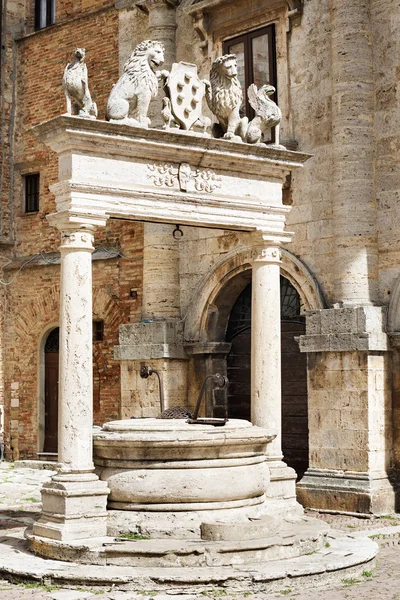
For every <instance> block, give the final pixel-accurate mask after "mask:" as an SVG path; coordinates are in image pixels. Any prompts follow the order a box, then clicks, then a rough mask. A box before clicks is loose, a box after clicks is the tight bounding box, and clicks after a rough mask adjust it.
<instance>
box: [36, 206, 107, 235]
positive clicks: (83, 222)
mask: <svg viewBox="0 0 400 600" xmlns="http://www.w3.org/2000/svg"><path fill="white" fill-rule="evenodd" d="M46 218H47V220H48V222H49V224H50V225H51V226H52V227H55V228H56V229H58V230H59V231H62V232H64V231H65V232H79V231H81V232H86V233H94V232H95V231H96V229H97V228H98V227H105V225H106V223H107V220H108V217H107V216H106V215H85V214H75V213H71V212H70V211H60V212H56V213H51V214H50V215H47V217H46Z"/></svg>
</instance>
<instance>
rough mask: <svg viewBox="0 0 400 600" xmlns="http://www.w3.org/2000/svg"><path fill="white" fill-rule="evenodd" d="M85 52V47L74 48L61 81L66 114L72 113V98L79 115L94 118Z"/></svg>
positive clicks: (94, 110)
mask: <svg viewBox="0 0 400 600" xmlns="http://www.w3.org/2000/svg"><path fill="white" fill-rule="evenodd" d="M85 54H86V50H85V48H76V49H75V52H74V60H73V61H72V62H71V63H69V64H68V65H67V66H66V67H65V70H64V76H63V80H62V83H63V88H64V93H65V99H66V102H67V114H69V115H72V100H74V101H75V103H76V104H77V106H78V110H79V112H78V114H79V116H80V117H85V118H86V119H95V118H96V117H97V106H96V103H95V102H92V98H91V96H90V92H89V84H88V72H87V66H86V65H85Z"/></svg>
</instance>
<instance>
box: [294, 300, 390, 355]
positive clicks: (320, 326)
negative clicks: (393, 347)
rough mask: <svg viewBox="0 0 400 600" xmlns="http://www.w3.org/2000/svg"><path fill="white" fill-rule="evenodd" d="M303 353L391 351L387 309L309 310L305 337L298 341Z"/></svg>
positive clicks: (366, 307)
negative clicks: (387, 329)
mask: <svg viewBox="0 0 400 600" xmlns="http://www.w3.org/2000/svg"><path fill="white" fill-rule="evenodd" d="M298 342H299V347H300V351H301V352H352V351H378V352H385V351H387V350H390V343H389V338H388V335H387V333H386V307H383V306H355V307H346V308H329V309H324V310H313V311H309V312H308V314H307V317H306V334H305V335H302V336H300V337H299V338H298Z"/></svg>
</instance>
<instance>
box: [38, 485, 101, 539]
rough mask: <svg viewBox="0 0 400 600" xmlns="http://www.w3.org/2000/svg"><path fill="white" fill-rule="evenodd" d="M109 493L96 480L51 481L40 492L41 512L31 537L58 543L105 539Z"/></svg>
mask: <svg viewBox="0 0 400 600" xmlns="http://www.w3.org/2000/svg"><path fill="white" fill-rule="evenodd" d="M56 477H57V476H56ZM109 491H110V490H109V489H108V487H107V483H106V482H105V481H100V480H98V479H97V480H94V481H84V482H82V481H55V480H53V481H50V482H49V483H47V484H45V485H44V486H43V488H42V503H43V509H42V513H41V515H40V518H39V520H38V521H37V522H36V523H34V525H33V535H38V536H41V537H47V538H51V539H53V540H59V541H72V540H78V539H83V538H90V537H103V536H106V535H107V512H106V507H107V496H108V494H109Z"/></svg>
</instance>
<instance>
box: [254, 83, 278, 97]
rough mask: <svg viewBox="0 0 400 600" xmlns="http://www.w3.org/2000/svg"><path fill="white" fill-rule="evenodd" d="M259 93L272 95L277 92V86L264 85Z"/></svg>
mask: <svg viewBox="0 0 400 600" xmlns="http://www.w3.org/2000/svg"><path fill="white" fill-rule="evenodd" d="M258 93H261V94H263V95H264V96H272V94H274V93H275V88H274V86H273V85H269V84H267V85H263V86H262V87H261V88H260V89H259V90H258Z"/></svg>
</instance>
